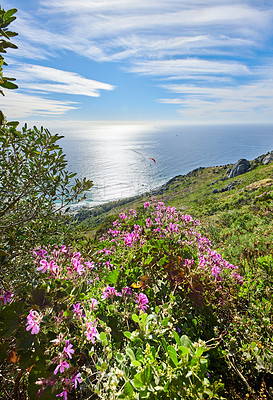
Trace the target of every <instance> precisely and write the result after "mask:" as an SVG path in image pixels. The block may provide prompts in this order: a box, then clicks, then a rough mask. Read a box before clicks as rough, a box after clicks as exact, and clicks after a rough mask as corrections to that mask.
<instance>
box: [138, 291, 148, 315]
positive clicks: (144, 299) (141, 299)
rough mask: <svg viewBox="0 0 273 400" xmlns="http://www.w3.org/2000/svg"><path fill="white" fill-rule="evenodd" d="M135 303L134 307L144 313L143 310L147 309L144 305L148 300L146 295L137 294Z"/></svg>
mask: <svg viewBox="0 0 273 400" xmlns="http://www.w3.org/2000/svg"><path fill="white" fill-rule="evenodd" d="M136 303H137V306H136V307H137V308H140V309H141V310H142V311H143V312H144V313H145V310H146V309H147V308H148V306H147V305H146V304H148V303H149V300H148V298H147V296H146V294H144V293H139V295H138V296H137V301H136Z"/></svg>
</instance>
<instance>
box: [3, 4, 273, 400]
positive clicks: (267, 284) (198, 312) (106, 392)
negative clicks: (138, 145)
mask: <svg viewBox="0 0 273 400" xmlns="http://www.w3.org/2000/svg"><path fill="white" fill-rule="evenodd" d="M14 13H15V10H11V11H8V12H7V13H5V12H4V10H2V9H1V18H2V20H1V24H2V25H1V30H0V35H1V36H4V37H5V38H6V37H7V36H11V35H9V34H8V33H7V32H8V30H7V29H8V24H9V23H10V22H12V20H13V19H14V17H13V15H14ZM5 40H6V39H5ZM1 43H5V42H3V41H2V42H1ZM2 60H3V59H2ZM0 68H1V69H0V70H1V74H2V67H0ZM1 82H2V83H3V82H4V84H5V81H4V80H3V79H2V75H1ZM3 87H5V88H12V87H7V85H6V86H3ZM17 126H18V124H17V123H14V122H13V123H8V122H7V121H5V118H4V116H3V118H2V122H1V127H0V143H1V149H0V177H1V179H0V185H1V186H0V189H1V190H0V200H1V201H0V225H1V236H0V264H1V270H0V285H1V286H0V369H1V374H0V398H1V399H2V398H3V399H15V400H33V399H37V398H38V397H39V399H40V400H45V399H48V400H50V399H58V398H62V399H64V400H76V399H78V400H83V399H84V400H88V399H90V400H91V399H92V400H95V399H105V400H108V399H109V400H114V399H115V400H118V399H124V400H125V399H127V400H130V399H131V400H133V399H136V400H137V399H138V400H140V399H150V400H156V399H162V400H165V399H171V400H180V399H183V400H184V399H185V400H190V399H191V400H196V399H227V400H231V399H234V400H242V399H244V400H245V399H251V400H261V399H272V398H273V385H272V381H273V368H272V366H273V341H272V337H273V335H272V333H273V332H272V331H273V320H272V315H273V313H272V311H273V310H272V308H273V304H272V283H273V256H272V254H273V252H272V243H273V241H272V232H273V229H272V211H273V179H272V178H273V175H272V172H273V163H272V164H268V165H260V164H259V162H257V160H256V161H255V162H252V168H251V170H250V171H249V172H247V173H246V174H243V175H240V176H239V177H237V178H233V179H229V180H228V181H227V180H226V167H213V168H200V169H198V170H196V171H193V172H191V173H189V174H188V175H185V176H178V177H175V178H174V179H172V180H171V181H169V182H168V183H167V184H166V185H164V186H163V187H162V188H160V189H158V190H156V191H155V192H154V193H150V194H147V195H145V196H139V197H136V198H134V199H129V200H122V201H121V202H117V203H111V204H107V205H103V206H101V207H99V208H96V209H93V210H88V209H82V210H80V211H79V212H78V214H77V215H76V216H72V215H69V214H68V213H63V212H62V213H61V212H60V210H59V211H58V210H57V207H59V208H61V209H63V210H65V208H66V206H67V205H68V203H69V202H71V201H74V202H75V201H77V200H79V199H80V198H81V196H82V193H83V192H84V191H85V190H88V189H89V188H90V187H91V185H92V183H91V182H90V181H86V180H83V181H79V180H76V183H74V184H72V183H71V180H72V179H73V178H74V176H73V174H70V173H69V172H67V171H66V166H67V163H66V161H65V156H64V154H63V153H62V149H61V147H60V146H59V145H58V144H57V142H58V140H59V139H60V137H59V136H58V135H51V134H50V133H49V132H48V130H46V129H45V130H44V129H42V128H41V129H37V128H35V127H34V128H33V129H27V128H24V129H22V131H19V130H18V129H17ZM232 181H237V183H236V184H235V185H234V189H232V190H229V191H223V192H220V189H221V188H223V187H225V186H226V185H227V183H230V182H232ZM214 189H217V193H213V190H214ZM155 195H156V199H155V197H154V196H155ZM56 202H57V203H56ZM198 220H199V221H200V222H199V221H198Z"/></svg>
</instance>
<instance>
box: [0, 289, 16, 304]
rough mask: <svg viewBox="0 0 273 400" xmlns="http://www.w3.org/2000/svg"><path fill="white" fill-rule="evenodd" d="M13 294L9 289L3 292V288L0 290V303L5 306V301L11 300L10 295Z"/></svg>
mask: <svg viewBox="0 0 273 400" xmlns="http://www.w3.org/2000/svg"><path fill="white" fill-rule="evenodd" d="M13 296H14V294H13V293H11V291H10V290H8V291H7V292H5V291H4V290H3V289H2V290H0V301H1V303H2V304H3V305H4V306H5V305H6V304H7V303H10V302H11V299H12V297H13Z"/></svg>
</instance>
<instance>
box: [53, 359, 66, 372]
mask: <svg viewBox="0 0 273 400" xmlns="http://www.w3.org/2000/svg"><path fill="white" fill-rule="evenodd" d="M65 368H69V364H68V363H67V362H66V361H60V363H59V365H57V367H56V368H55V369H54V375H56V374H57V373H58V371H59V370H60V373H63V372H64V370H65Z"/></svg>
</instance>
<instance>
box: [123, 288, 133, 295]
mask: <svg viewBox="0 0 273 400" xmlns="http://www.w3.org/2000/svg"><path fill="white" fill-rule="evenodd" d="M122 294H123V296H124V297H128V296H131V294H132V289H131V288H130V287H129V286H125V287H124V288H123V289H122Z"/></svg>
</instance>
